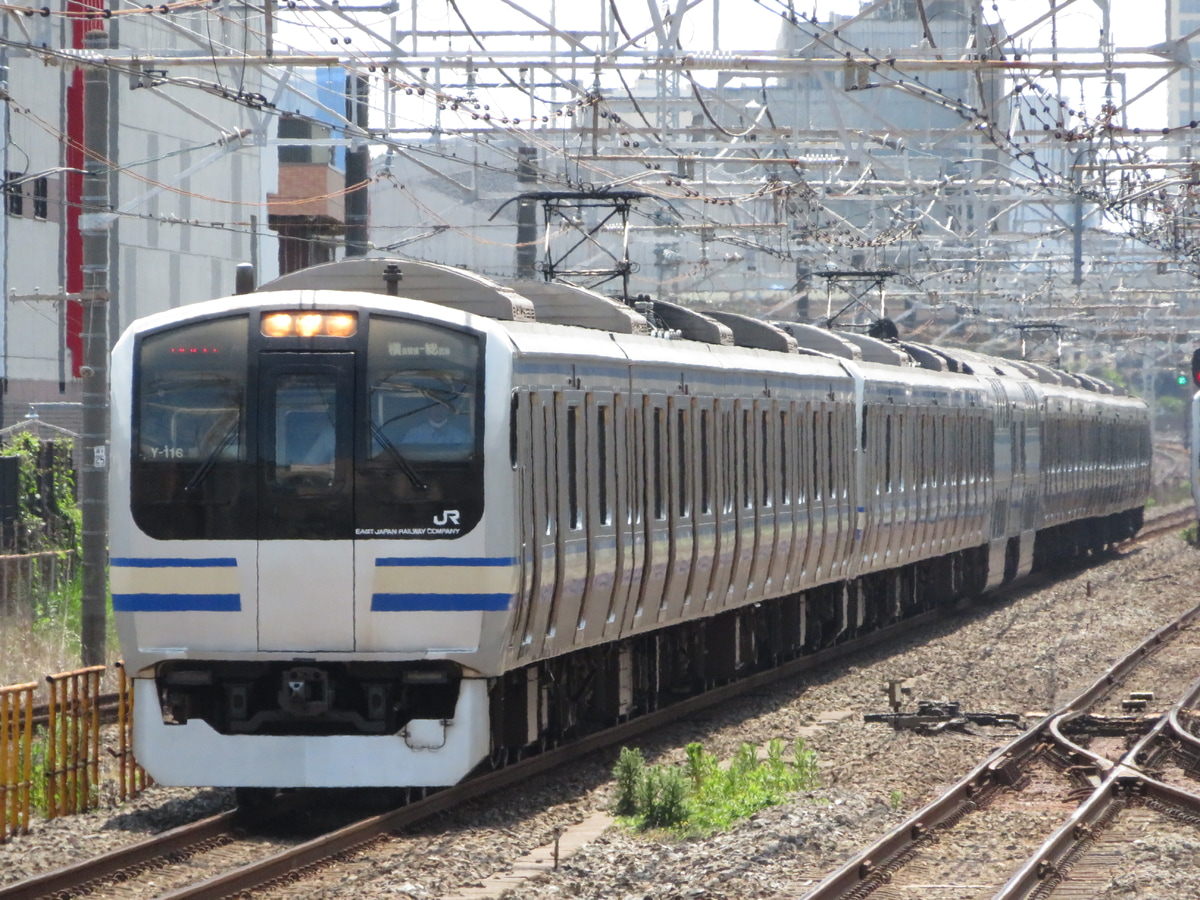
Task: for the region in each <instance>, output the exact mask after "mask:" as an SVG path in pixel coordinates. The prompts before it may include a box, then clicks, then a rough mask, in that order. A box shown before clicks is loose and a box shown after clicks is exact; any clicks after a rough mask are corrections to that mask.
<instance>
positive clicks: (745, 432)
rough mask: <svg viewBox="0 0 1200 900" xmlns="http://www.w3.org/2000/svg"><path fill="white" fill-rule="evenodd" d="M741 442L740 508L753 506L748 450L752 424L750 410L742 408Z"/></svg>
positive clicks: (751, 472)
mask: <svg viewBox="0 0 1200 900" xmlns="http://www.w3.org/2000/svg"><path fill="white" fill-rule="evenodd" d="M739 424H740V426H741V432H742V433H741V438H742V440H741V444H742V460H741V463H742V508H743V509H753V508H754V456H753V454H752V453H751V452H750V442H751V440H752V438H753V435H754V432H753V425H752V424H751V420H750V410H748V409H743V410H742V416H741V421H740V422H739Z"/></svg>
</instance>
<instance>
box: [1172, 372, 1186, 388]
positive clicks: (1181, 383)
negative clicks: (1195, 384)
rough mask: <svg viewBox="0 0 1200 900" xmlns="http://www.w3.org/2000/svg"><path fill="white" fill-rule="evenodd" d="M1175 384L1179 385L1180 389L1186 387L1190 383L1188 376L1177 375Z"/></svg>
mask: <svg viewBox="0 0 1200 900" xmlns="http://www.w3.org/2000/svg"><path fill="white" fill-rule="evenodd" d="M1175 383H1176V384H1178V385H1179V386H1180V387H1183V386H1184V385H1186V384H1187V383H1188V377H1187V376H1186V375H1176V376H1175Z"/></svg>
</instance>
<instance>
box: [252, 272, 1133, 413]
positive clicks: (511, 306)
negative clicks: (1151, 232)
mask: <svg viewBox="0 0 1200 900" xmlns="http://www.w3.org/2000/svg"><path fill="white" fill-rule="evenodd" d="M290 290H338V291H364V292H367V293H373V294H385V295H391V296H396V297H401V296H402V297H404V298H407V299H411V300H420V301H425V302H428V303H434V304H438V305H440V306H443V307H449V308H451V309H456V310H460V311H462V312H467V313H471V314H473V315H478V316H484V317H486V318H490V319H495V320H499V321H501V322H541V323H546V324H553V325H572V326H577V327H581V328H588V329H592V330H599V331H605V332H610V333H613V334H629V335H655V336H658V337H662V338H674V339H682V340H688V341H696V342H699V343H704V344H711V345H718V346H736V347H743V348H747V349H754V350H769V351H774V352H779V353H792V354H795V353H800V354H806V355H814V356H825V357H831V358H835V359H843V360H849V361H852V362H867V363H874V364H878V365H885V366H897V367H912V368H921V369H927V370H931V371H938V372H942V371H951V372H958V373H962V374H976V375H985V376H992V377H995V376H999V377H1001V378H1014V379H1018V380H1028V381H1033V382H1038V383H1041V384H1047V385H1062V386H1066V387H1074V388H1078V389H1081V390H1085V391H1091V392H1095V393H1101V394H1124V391H1122V390H1120V389H1119V388H1114V387H1113V386H1111V385H1109V384H1107V383H1105V382H1103V381H1101V380H1100V379H1097V378H1093V377H1091V376H1087V375H1074V374H1071V373H1068V372H1064V371H1061V370H1058V369H1052V368H1050V367H1048V366H1044V365H1040V364H1037V363H1032V362H1027V361H1018V360H1010V359H1005V358H1002V357H994V356H988V355H986V354H982V353H978V352H976V351H972V350H966V349H960V348H948V347H940V346H932V345H928V344H923V343H918V342H912V341H903V340H883V339H880V338H875V337H870V336H868V335H864V334H857V333H854V332H849V331H837V332H835V331H832V330H830V329H827V328H820V327H818V326H815V325H809V324H805V323H800V322H768V321H764V320H761V319H756V318H754V317H752V316H746V315H742V314H739V313H732V312H725V311H720V310H695V309H690V308H687V307H683V306H679V305H677V304H673V303H667V302H665V301H662V300H656V301H652V300H648V299H646V298H641V300H640V301H639V302H636V303H634V304H633V305H632V306H631V305H628V304H625V303H623V302H620V301H617V300H613V299H611V298H609V297H606V296H604V295H603V294H599V293H597V292H596V291H592V290H589V289H587V288H583V287H579V286H577V285H571V284H566V283H562V282H546V281H537V280H532V279H523V280H518V281H513V282H511V283H510V284H507V285H505V284H501V283H499V282H497V281H493V280H491V279H489V278H486V277H484V276H482V275H478V274H476V273H474V272H470V271H467V270H466V269H460V268H455V267H453V266H445V265H439V264H436V263H430V262H424V261H421V260H415V259H402V258H394V257H382V256H379V257H357V258H354V259H346V260H341V261H339V262H332V263H325V264H323V265H318V266H313V267H311V268H307V269H301V270H299V271H296V272H292V273H290V274H288V275H284V276H282V277H280V278H278V279H276V280H275V281H272V282H270V283H268V284H265V285H262V286H261V287H258V288H256V291H258V292H271V291H290Z"/></svg>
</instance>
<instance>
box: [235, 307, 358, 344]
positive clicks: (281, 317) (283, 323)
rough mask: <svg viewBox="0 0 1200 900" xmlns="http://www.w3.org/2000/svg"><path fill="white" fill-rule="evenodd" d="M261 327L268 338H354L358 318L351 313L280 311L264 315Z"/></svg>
mask: <svg viewBox="0 0 1200 900" xmlns="http://www.w3.org/2000/svg"><path fill="white" fill-rule="evenodd" d="M259 327H260V328H261V330H262V333H263V335H264V336H266V337H270V338H280V337H339V338H344V337H352V336H353V335H354V334H355V333H356V332H357V331H358V316H357V315H356V314H355V313H350V312H328V313H322V312H301V311H300V310H295V311H289V312H285V311H280V312H268V313H263V315H262V319H261V320H260V323H259Z"/></svg>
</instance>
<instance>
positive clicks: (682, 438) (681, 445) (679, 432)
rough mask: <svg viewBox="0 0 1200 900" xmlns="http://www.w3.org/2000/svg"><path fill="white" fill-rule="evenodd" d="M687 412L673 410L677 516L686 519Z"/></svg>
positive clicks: (688, 502) (689, 491) (688, 486)
mask: <svg viewBox="0 0 1200 900" xmlns="http://www.w3.org/2000/svg"><path fill="white" fill-rule="evenodd" d="M688 444H689V441H688V412H687V410H686V409H682V408H680V407H678V406H677V407H676V408H675V469H676V477H677V478H678V479H679V481H678V486H677V489H678V491H679V516H680V518H686V517H687V516H689V515H691V512H692V509H691V496H692V485H691V482H689V481H688V456H689V453H690V447H689V446H688Z"/></svg>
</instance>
